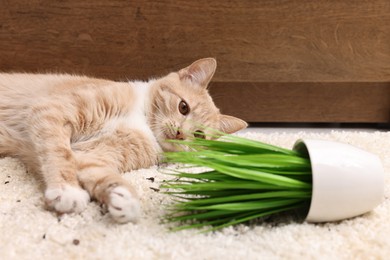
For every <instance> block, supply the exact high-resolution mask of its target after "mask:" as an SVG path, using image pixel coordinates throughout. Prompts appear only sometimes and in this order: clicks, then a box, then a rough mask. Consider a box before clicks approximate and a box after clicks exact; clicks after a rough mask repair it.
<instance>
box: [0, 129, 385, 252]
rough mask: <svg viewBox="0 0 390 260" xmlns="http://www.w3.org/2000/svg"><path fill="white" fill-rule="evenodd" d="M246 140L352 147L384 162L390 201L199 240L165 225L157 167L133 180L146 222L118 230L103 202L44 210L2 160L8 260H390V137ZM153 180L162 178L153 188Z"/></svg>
mask: <svg viewBox="0 0 390 260" xmlns="http://www.w3.org/2000/svg"><path fill="white" fill-rule="evenodd" d="M243 136H245V137H248V138H252V139H257V140H261V141H263V142H267V143H271V144H275V145H279V146H283V147H286V148H291V147H292V145H293V144H294V142H295V140H297V139H298V138H302V137H311V138H317V139H325V140H336V141H342V142H346V143H349V144H352V145H355V146H357V147H360V148H363V149H366V150H368V151H370V152H372V153H375V154H377V155H379V156H380V158H381V159H382V161H383V165H384V167H385V172H386V188H385V199H384V201H383V203H382V204H381V205H380V206H378V207H377V208H375V210H374V211H372V212H371V213H368V214H365V215H363V216H360V217H356V218H353V219H349V220H345V221H342V222H338V223H327V224H308V223H298V222H295V221H293V220H287V221H282V222H280V223H278V222H275V221H274V222H269V221H267V223H258V224H257V225H253V226H244V225H240V226H238V227H236V228H226V229H224V230H222V231H219V232H215V233H209V234H198V233H197V231H196V230H189V231H181V232H176V233H172V232H169V231H168V230H167V226H166V225H164V224H161V223H160V219H161V216H162V215H163V206H162V205H164V204H167V203H169V202H170V198H169V197H168V196H167V195H164V194H161V193H159V192H158V191H155V190H153V189H151V187H152V188H158V186H159V182H161V181H162V180H163V179H164V176H163V175H162V174H161V173H160V172H159V171H158V170H157V168H156V167H154V168H151V169H144V170H139V171H134V172H131V173H126V174H125V176H124V177H125V178H126V179H127V180H129V181H130V182H132V183H134V185H136V187H137V190H138V193H139V194H140V196H141V200H142V201H141V203H142V207H143V216H142V219H141V221H140V222H139V223H138V224H136V225H134V224H125V225H120V224H116V223H113V222H112V221H111V220H110V218H109V216H108V215H104V214H103V213H102V211H101V209H100V207H99V205H97V204H96V203H90V205H89V206H88V208H87V209H86V210H85V211H84V212H83V213H82V214H80V215H76V214H72V215H64V216H61V217H58V216H56V215H55V214H54V213H52V212H48V211H46V210H45V209H44V203H43V200H42V191H41V190H40V189H41V187H40V185H39V184H38V182H37V181H36V179H34V178H33V177H32V176H28V175H27V174H25V168H24V167H23V165H22V164H21V163H20V162H19V161H18V160H15V159H12V158H0V259H3V260H4V259H18V260H19V259H224V260H227V259H384V258H388V257H390V200H389V196H390V189H389V188H390V183H389V172H390V133H386V132H375V133H366V132H338V131H333V132H331V133H328V134H325V133H323V134H313V133H311V134H308V133H304V132H300V133H296V134H295V133H294V134H291V133H290V134H260V133H250V132H249V133H245V134H244V135H243ZM150 177H153V178H154V179H155V181H154V182H152V181H151V180H150V179H148V178H150Z"/></svg>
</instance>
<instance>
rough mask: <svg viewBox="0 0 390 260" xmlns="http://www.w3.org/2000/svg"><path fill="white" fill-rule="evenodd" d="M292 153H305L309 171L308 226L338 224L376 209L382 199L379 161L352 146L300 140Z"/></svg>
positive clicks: (382, 191) (380, 164) (381, 169)
mask: <svg viewBox="0 0 390 260" xmlns="http://www.w3.org/2000/svg"><path fill="white" fill-rule="evenodd" d="M293 149H294V150H296V151H299V152H303V153H307V154H308V155H309V158H310V162H311V168H312V178H313V180H312V182H313V188H312V189H313V190H312V198H311V204H310V208H309V213H308V215H307V216H306V221H308V222H325V221H337V220H342V219H346V218H351V217H355V216H358V215H361V214H363V213H366V212H368V211H370V210H372V209H373V208H374V207H376V206H377V205H378V204H379V203H381V201H382V200H383V197H384V170H383V166H382V163H381V161H380V159H379V158H378V157H377V156H376V155H374V154H372V153H369V152H367V151H364V150H361V149H359V148H356V147H354V146H351V145H348V144H343V143H338V142H332V141H323V140H311V139H301V140H298V141H297V142H296V143H295V145H294V148H293Z"/></svg>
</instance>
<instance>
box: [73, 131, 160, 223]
mask: <svg viewBox="0 0 390 260" xmlns="http://www.w3.org/2000/svg"><path fill="white" fill-rule="evenodd" d="M72 149H73V151H74V152H75V156H76V158H77V161H78V172H77V176H78V179H79V181H80V184H81V185H82V186H83V188H85V189H86V190H87V191H88V192H89V194H90V195H91V196H92V197H94V198H95V199H97V200H98V201H99V202H100V203H102V204H104V205H105V206H106V207H107V209H108V211H109V213H110V214H111V216H112V217H113V218H114V220H116V221H117V222H120V223H126V222H136V221H137V220H138V219H139V216H140V205H139V202H138V197H137V194H136V192H135V190H134V188H133V187H132V186H131V185H130V184H129V183H128V182H127V181H126V180H125V179H123V178H122V177H121V175H120V173H122V172H125V171H129V170H133V169H139V168H146V167H150V166H151V165H154V164H156V163H157V160H158V152H157V151H156V148H154V146H153V145H152V143H151V142H150V140H148V139H146V138H145V137H144V135H143V133H142V132H141V131H137V130H134V129H126V128H122V129H121V130H117V131H114V132H113V133H111V134H109V135H106V136H100V137H98V138H96V139H94V140H88V141H84V142H79V143H75V144H72Z"/></svg>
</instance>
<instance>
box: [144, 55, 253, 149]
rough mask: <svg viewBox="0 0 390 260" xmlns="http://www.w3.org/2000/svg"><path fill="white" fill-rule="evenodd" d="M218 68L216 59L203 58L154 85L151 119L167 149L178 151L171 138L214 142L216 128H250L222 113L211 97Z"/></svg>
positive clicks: (162, 143)
mask: <svg viewBox="0 0 390 260" xmlns="http://www.w3.org/2000/svg"><path fill="white" fill-rule="evenodd" d="M216 67H217V62H216V60H215V59H213V58H206V59H200V60H197V61H195V62H194V63H192V64H191V65H190V66H188V67H186V68H184V69H181V70H179V71H178V72H173V73H170V74H169V75H167V76H165V77H162V78H160V79H158V80H156V81H155V82H153V84H152V90H151V91H152V92H151V108H150V113H149V115H148V119H149V122H150V126H151V129H152V131H153V132H154V135H155V136H156V138H157V141H158V142H159V144H160V145H161V147H162V148H163V150H165V151H173V150H176V147H177V146H176V145H173V144H171V143H169V142H166V140H167V139H179V140H187V139H191V138H193V137H194V136H195V137H200V138H206V139H214V138H215V132H213V130H212V129H216V130H219V131H221V132H224V133H228V134H231V133H234V132H236V131H238V130H241V129H243V128H245V127H247V123H246V122H244V121H243V120H241V119H239V118H236V117H233V116H228V115H223V114H221V113H220V111H219V109H218V108H217V107H216V106H215V104H214V102H213V100H212V98H211V96H210V95H209V93H208V90H207V87H208V84H209V82H210V80H211V78H212V77H213V75H214V72H215V69H216Z"/></svg>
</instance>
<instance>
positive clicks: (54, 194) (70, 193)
mask: <svg viewBox="0 0 390 260" xmlns="http://www.w3.org/2000/svg"><path fill="white" fill-rule="evenodd" d="M45 201H46V204H47V205H48V207H49V208H50V209H54V210H55V211H57V212H59V213H72V212H76V213H80V212H82V211H83V210H84V209H85V207H86V206H87V204H88V202H89V201H90V197H89V194H88V193H87V192H86V191H85V190H83V189H81V188H79V187H74V186H70V185H64V186H62V187H58V188H48V189H47V190H46V191H45Z"/></svg>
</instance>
